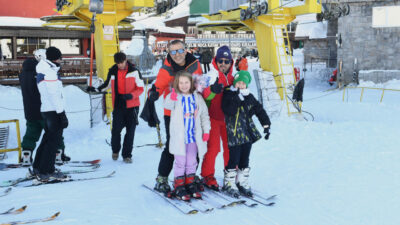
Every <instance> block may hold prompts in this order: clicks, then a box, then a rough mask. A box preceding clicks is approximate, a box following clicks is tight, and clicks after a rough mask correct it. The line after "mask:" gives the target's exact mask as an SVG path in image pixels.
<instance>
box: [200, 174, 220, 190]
mask: <svg viewBox="0 0 400 225" xmlns="http://www.w3.org/2000/svg"><path fill="white" fill-rule="evenodd" d="M203 184H204V185H205V186H206V187H208V188H210V189H213V190H215V191H219V185H218V182H217V180H216V179H215V177H214V175H209V176H206V177H203Z"/></svg>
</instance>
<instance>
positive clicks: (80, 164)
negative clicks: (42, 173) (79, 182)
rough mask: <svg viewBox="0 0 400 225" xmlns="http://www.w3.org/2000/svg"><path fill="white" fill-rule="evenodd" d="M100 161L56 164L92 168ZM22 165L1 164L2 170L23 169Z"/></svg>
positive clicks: (0, 168)
mask: <svg viewBox="0 0 400 225" xmlns="http://www.w3.org/2000/svg"><path fill="white" fill-rule="evenodd" d="M100 161H101V160H100V159H96V160H90V161H70V162H63V163H56V165H58V166H61V165H66V166H70V167H91V166H93V165H94V164H99V163H100ZM22 167H24V166H22V163H15V164H11V163H0V170H8V169H15V168H22Z"/></svg>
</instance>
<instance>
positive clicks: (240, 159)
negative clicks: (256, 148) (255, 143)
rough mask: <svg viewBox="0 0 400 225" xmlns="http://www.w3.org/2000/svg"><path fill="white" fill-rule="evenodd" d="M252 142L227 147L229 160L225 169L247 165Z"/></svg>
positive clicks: (242, 167) (241, 167) (245, 166)
mask: <svg viewBox="0 0 400 225" xmlns="http://www.w3.org/2000/svg"><path fill="white" fill-rule="evenodd" d="M251 145H252V143H245V144H242V145H238V146H234V147H229V161H228V165H226V167H225V169H226V170H228V169H235V168H236V166H237V167H238V168H239V169H244V168H247V167H249V157H250V150H251Z"/></svg>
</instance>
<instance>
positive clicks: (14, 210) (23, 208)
mask: <svg viewBox="0 0 400 225" xmlns="http://www.w3.org/2000/svg"><path fill="white" fill-rule="evenodd" d="M26 207H27V206H26V205H24V206H22V207H21V208H19V209H15V208H14V207H12V208H11V209H9V210H7V211H5V212H2V213H0V215H11V214H20V213H23V212H24V211H25V209H26Z"/></svg>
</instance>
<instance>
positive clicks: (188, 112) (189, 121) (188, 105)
mask: <svg viewBox="0 0 400 225" xmlns="http://www.w3.org/2000/svg"><path fill="white" fill-rule="evenodd" d="M182 108H183V123H184V124H185V144H189V143H195V142H196V139H195V138H194V124H195V123H194V112H195V110H196V101H195V98H194V94H191V95H183V96H182Z"/></svg>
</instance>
